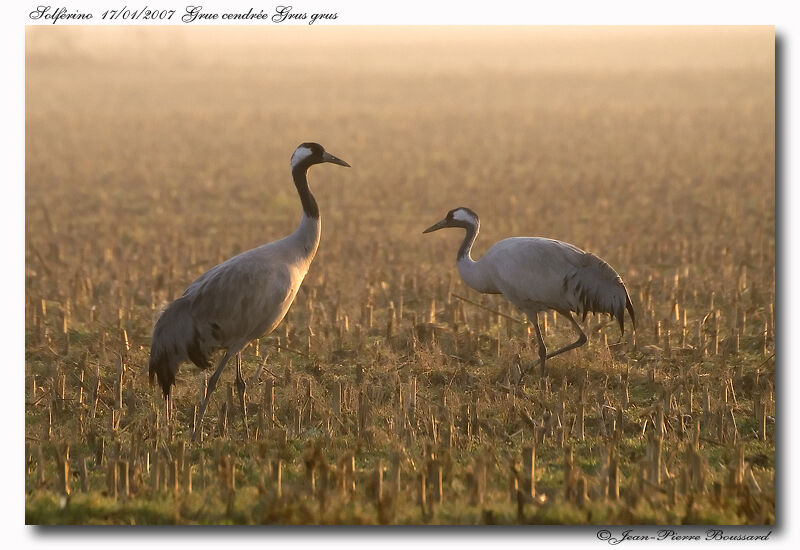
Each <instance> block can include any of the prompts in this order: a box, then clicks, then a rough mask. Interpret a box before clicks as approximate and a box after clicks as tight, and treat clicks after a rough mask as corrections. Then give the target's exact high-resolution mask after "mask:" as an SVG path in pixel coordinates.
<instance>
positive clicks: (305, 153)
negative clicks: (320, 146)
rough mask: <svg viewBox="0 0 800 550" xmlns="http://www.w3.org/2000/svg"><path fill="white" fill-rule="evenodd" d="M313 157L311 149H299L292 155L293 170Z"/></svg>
mask: <svg viewBox="0 0 800 550" xmlns="http://www.w3.org/2000/svg"><path fill="white" fill-rule="evenodd" d="M310 156H311V149H309V148H308V147H298V148H297V149H296V150H295V152H294V154H293V155H292V168H294V167H295V166H297V165H298V164H300V163H301V162H303V161H304V160H305V159H307V158H308V157H310Z"/></svg>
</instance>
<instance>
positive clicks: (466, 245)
mask: <svg viewBox="0 0 800 550" xmlns="http://www.w3.org/2000/svg"><path fill="white" fill-rule="evenodd" d="M462 227H464V229H465V230H466V231H467V234H466V235H464V242H462V243H461V248H459V249H458V257H457V258H456V266H457V267H458V274H459V275H461V278H462V279H463V280H464V282H465V283H467V285H469V286H470V287H471V288H473V289H475V290H477V291H478V292H483V293H487V294H497V293H498V290H497V288H496V286H495V284H494V283H493V282H492V276H491V274H490V273H489V272H487V266H486V265H484V263H483V262H481V261H477V262H476V261H474V260H473V259H472V254H471V252H472V245H473V244H474V243H475V239H476V238H477V237H478V231H479V230H480V225H479V223H475V224H471V223H470V224H465V225H463V226H462ZM489 271H491V270H489Z"/></svg>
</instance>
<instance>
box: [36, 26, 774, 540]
mask: <svg viewBox="0 0 800 550" xmlns="http://www.w3.org/2000/svg"><path fill="white" fill-rule="evenodd" d="M278 30H280V31H285V32H280V33H276V34H277V36H276V35H274V34H269V35H261V34H255V33H253V31H252V29H242V30H240V31H239V32H238V33H236V32H234V31H232V30H226V31H216V32H218V33H220V34H219V35H217V36H215V37H214V40H211V38H212V37H211V35H210V32H211V31H210V30H206V29H192V30H191V31H188V30H181V31H179V30H177V29H170V30H161V29H146V30H145V29H126V30H121V29H115V31H114V35H113V37H109V36H106V35H104V34H102V33H103V32H106V31H107V30H106V29H100V28H98V29H91V30H90V29H88V28H86V29H83V30H79V29H67V28H63V29H50V30H48V31H47V32H44V30H43V29H29V31H28V32H29V34H28V53H27V56H28V57H27V61H28V69H27V77H26V78H27V136H28V137H27V140H28V141H27V155H26V163H27V165H26V168H27V174H26V175H27V181H26V191H27V201H26V310H25V315H26V318H25V331H26V332H25V346H26V384H25V392H26V445H25V453H26V520H27V522H29V523H57V524H58V523H135V524H152V523H190V524H191V523H322V524H327V523H356V524H375V523H377V524H391V523H439V524H483V523H534V524H535V523H564V524H578V523H622V524H630V523H643V522H644V523H666V524H680V523H723V524H762V523H774V517H775V490H774V474H775V471H774V462H775V461H774V444H775V433H774V426H775V378H774V373H775V369H774V365H775V362H774V333H775V319H774V311H775V284H774V279H775V277H774V267H775V255H774V243H775V238H774V237H775V234H774V169H773V161H774V146H773V142H772V135H773V131H774V119H773V115H772V113H773V103H772V91H773V86H774V81H773V79H772V73H771V66H770V64H769V62H771V60H772V59H771V58H770V57H768V56H765V57H764V59H761V58H759V57H753V55H752V54H751V56H750V57H747V56H745V57H744V58H742V55H741V52H739V53H737V54H736V55H737V56H738V57H737V59H738V60H739V61H740V63H739V64H732V63H730V59H728V58H727V57H725V55H724V54H721V53H719V50H714V51H716V52H717V53H716V54H713V55H712V54H708V56H707V58H708V59H707V61H708V63H709V64H711V65H712V66H713V67H715V69H714V70H705V71H700V70H697V67H689V68H685V67H682V66H681V65H680V62H677V61H676V62H675V65H674V66H670V65H669V64H667V66H666V67H662V68H660V69H658V70H651V71H639V72H634V73H633V76H631V75H630V74H629V73H626V72H625V71H622V70H619V68H618V67H616V65H614V64H613V63H612V64H611V65H609V66H608V68H607V70H599V71H592V70H589V69H588V68H587V67H589V66H590V65H592V66H594V65H598V66H599V67H601V68H602V67H603V66H604V65H603V62H604V60H605V61H606V62H609V60H611V59H616V57H614V54H615V52H616V50H615V49H614V48H613V45H612V46H607V47H606V49H603V47H598V48H596V49H599V51H595V52H593V53H586V54H585V55H587V56H591V55H594V56H599V57H598V58H597V59H587V60H585V61H586V66H583V65H581V64H580V63H581V62H580V56H578V59H579V60H578V61H575V60H573V61H565V62H564V63H565V66H563V67H559V68H558V69H552V68H548V66H547V64H546V63H545V61H546V60H547V57H546V54H545V53H541V52H540V50H541V48H539V46H541V45H542V44H544V43H546V42H547V40H553V37H552V36H550V34H548V33H544V37H542V36H540V35H539V34H537V32H535V31H533V30H523V29H516V30H514V29H509V30H508V31H507V32H510V33H512V34H513V35H514V36H513V38H514V39H513V40H509V39H508V38H505V39H502V37H500V35H496V34H493V33H494V32H495V31H491V30H488V29H483V30H480V29H464V30H454V29H451V30H444V29H438V30H432V31H430V32H432V33H434V38H433V39H431V40H429V41H428V42H424V41H423V42H421V43H425V44H426V46H424V47H423V46H420V45H415V44H417V42H418V41H419V39H420V37H419V36H417V35H415V34H414V33H422V32H423V31H420V30H409V31H406V32H407V34H406V35H404V34H403V33H402V32H401V31H400V30H394V29H390V30H387V31H385V32H383V31H382V33H378V34H375V33H373V34H370V32H371V31H369V30H364V32H363V33H362V39H363V40H367V41H371V42H370V44H372V46H371V47H370V48H361V47H359V42H358V41H357V40H356V39H352V38H347V36H346V35H344V34H342V33H339V34H337V32H336V30H335V29H317V30H318V31H319V33H315V34H314V37H312V40H321V41H327V42H325V43H326V44H330V45H331V46H330V47H329V48H328V49H326V50H325V51H326V52H327V53H326V54H325V55H326V56H329V57H330V59H334V58H337V56H354V63H353V64H351V65H348V64H345V65H344V69H342V70H341V71H339V72H337V71H335V70H332V69H331V68H330V65H331V64H328V63H325V59H322V60H318V59H308V57H307V56H306V57H303V56H301V57H298V55H299V53H298V52H297V51H296V49H295V48H296V46H297V44H299V43H302V41H303V40H305V38H304V35H302V34H301V33H300V32H299V30H298V31H294V30H290V29H278ZM436 32H438V33H444V35H446V33H455V34H456V35H457V36H462V34H463V35H464V36H467V37H469V38H470V41H468V42H467V43H468V44H469V46H468V48H473V49H474V51H475V55H474V57H470V56H462V55H461V54H462V53H463V50H462V49H459V48H463V47H464V46H463V44H462V46H456V45H454V44H455V43H457V42H458V41H455V42H454V44H450V42H449V41H448V40H437V39H436V38H435V36H436V35H435V33H436ZM563 32H567V31H563ZM572 32H578V31H572ZM585 32H586V33H588V34H587V36H589V38H586V37H583V38H580V37H578V38H576V40H578V39H587V40H595V41H596V43H595V45H597V44H600V45H601V46H602V44H605V43H604V42H602V40H601V38H597V37H594V38H592V37H593V36H594V35H592V34H591V31H585ZM620 32H622V31H620ZM674 32H678V31H674ZM680 32H686V33H689V34H690V35H691V36H689V37H688V39H687V40H688V41H689V42H691V43H693V44H695V45H696V44H697V43H698V41H699V43H701V44H703V43H705V42H703V40H706V42H707V43H708V44H710V43H711V42H710V41H711V40H712V39H711V38H708V37H706V38H703V35H702V30H697V31H692V32H694V33H695V34H691V32H690V31H687V30H684V31H680ZM730 32H731V33H732V34H730V35H726V34H724V33H722V34H719V33H717V34H716V35H715V37H714V38H713V40H714V41H722V42H723V45H724V44H727V43H726V42H725V40H729V41H730V44H729V45H730V47H731V48H735V47H737V46H735V45H736V44H739V43H740V42H741V41H742V40H745V41H747V40H749V41H750V42H751V43H752V44H751V45H756V46H759V45H761V44H766V46H767V49H769V48H770V47H771V44H772V35H771V34H769V33H767V31H763V30H761V31H758V32H757V31H756V30H749V31H744V30H739V31H736V32H738V33H740V34H739V35H737V34H736V33H734V31H730ZM458 33H462V34H458ZM469 33H473V34H471V35H470V34H469ZM551 33H552V31H551ZM759 33H760V34H759ZM767 35H768V36H767ZM504 36H505V35H504ZM625 36H627V35H625ZM658 36H660V35H658V34H657V33H656V38H654V39H653V40H658V39H659V38H658ZM423 38H424V37H423ZM650 39H652V38H647V37H643V36H640V37H639V38H638V39H637V38H636V36H634V37H633V38H631V37H630V36H629V37H628V38H627V40H641V41H642V43H643V44H646V43H647V40H650ZM102 40H110V42H109V43H107V44H106V46H105V47H104V48H101V49H98V48H94V47H93V46H95V45H97V44H99V43H101V41H102ZM605 40H610V39H609V38H608V37H606V38H605ZM692 41H694V42H692ZM397 44H404V47H403V48H401V49H400V50H402V51H400V50H398V48H397ZM510 44H517V45H518V47H517V48H512V46H511V45H510ZM554 44H555V45H554V46H553V47H555V48H558V47H566V46H565V45H564V43H563V42H558V41H556V42H554ZM559 44H560V45H559ZM670 44H672V46H671V47H674V48H680V47H681V45H675V44H674V43H673V42H670ZM519 45H521V46H519ZM687 47H688V46H687ZM258 48H262V49H263V50H265V51H268V52H269V55H268V56H267V57H268V59H265V58H264V56H260V55H256V53H254V49H255V50H257V49H258ZM520 49H522V50H525V51H527V52H528V53H527V54H526V55H522V53H521V52H520V51H519V50H520ZM621 49H625V50H626V51H627V50H628V49H627V48H621ZM134 50H136V51H137V52H138V53H137V56H136V57H134V56H132V55H131V54H130V52H131V51H134ZM431 50H432V51H433V53H435V54H436V55H429V54H430V53H431ZM748 51H752V48H751V49H750V50H748ZM531 52H532V53H531ZM617 53H619V52H617ZM679 53H680V52H674V55H675V56H676V59H677V58H680V59H684V61H683V62H688V61H685V59H686V58H685V57H683V58H681V57H680V56H679V55H678V54H679ZM489 54H491V55H490V56H489V58H490V59H504V60H505V63H506V64H507V70H499V69H497V68H492V69H486V68H485V67H486V65H482V67H484V68H483V69H482V70H480V71H478V70H473V68H474V65H473V64H475V63H478V64H479V63H480V62H481V59H483V57H481V56H482V55H489ZM620 55H621V54H620ZM626 55H633V56H635V55H637V54H636V53H635V52H634V53H630V52H629V53H628V54H626ZM663 55H665V56H667V58H669V55H670V54H669V53H666V54H663ZM714 55H717V56H721V58H720V59H716V58H714ZM733 55H734V54H733V53H732V54H731V56H733ZM215 56H216V57H215ZM448 56H449V57H448ZM603 56H606V57H603ZM700 57H701V58H702V57H703V56H702V55H701V56H700ZM219 59H236V60H237V62H236V63H233V64H225V63H219V62H218V61H219ZM326 59H327V58H326ZM304 60H305V61H306V63H307V64H304ZM635 62H636V59H632V60H630V64H631V66H635ZM696 62H697V63H701V61H696ZM237 63H238V64H237ZM571 63H572V64H573V65H571ZM609 63H610V62H609ZM120 65H122V66H123V67H124V68H125V70H124V71H120V70H119V67H120ZM382 67H383V69H381V68H382ZM386 67H395V69H396V70H395V71H394V72H393V71H392V70H389V69H386ZM111 75H113V76H114V78H113V79H111ZM201 76H202V78H201ZM322 87H327V89H329V90H330V93H329V94H325V97H322V96H320V95H319V94H318V93H317V91H316V90H317V89H320V88H322ZM522 91H524V92H525V93H521V92H522ZM721 95H722V96H721ZM312 138H313V139H319V140H320V141H322V142H324V143H326V144H328V145H330V146H331V148H333V147H334V145H336V147H335V150H336V151H337V152H340V153H341V154H342V156H343V157H344V158H347V159H348V160H349V161H350V162H351V163H352V165H353V166H354V168H353V171H352V172H350V173H348V174H347V178H345V176H344V175H341V174H339V173H335V172H333V171H331V172H330V173H327V172H326V173H325V174H321V173H320V174H317V175H316V176H314V177H313V180H312V182H311V184H312V187H313V188H314V190H315V193H316V194H317V198H318V201H319V203H320V207H321V210H322V216H323V220H324V221H323V225H324V229H323V237H322V243H321V247H320V251H319V254H318V256H317V258H316V259H315V261H314V263H313V265H312V267H311V271H310V273H309V275H308V277H307V279H306V281H305V283H304V285H303V287H302V288H301V290H300V293H299V294H298V297H297V299H296V301H295V303H294V305H293V307H292V309H291V311H290V312H289V314H288V316H287V317H286V319H285V320H284V321H283V323H282V324H281V325H280V326H279V327H278V329H277V330H276V331H275V332H274V333H272V334H271V335H268V336H266V337H264V338H261V339H260V340H258V341H255V342H253V343H252V344H251V345H250V346H249V347H248V348H246V349H245V351H244V352H243V361H244V370H245V373H246V376H247V377H248V384H247V394H246V396H247V406H246V407H245V409H244V411H243V410H242V407H240V406H239V404H238V399H237V398H235V396H234V389H233V386H232V384H233V378H234V374H235V373H234V369H233V368H232V367H231V368H229V369H228V372H226V373H225V375H224V379H225V380H223V382H225V383H224V384H222V387H223V388H227V390H223V391H220V392H218V394H217V395H215V397H214V398H213V399H212V401H211V404H210V407H209V411H208V414H207V415H206V419H205V421H204V426H203V435H202V438H201V440H200V441H199V442H198V443H196V444H191V443H190V442H189V437H190V435H191V431H192V428H193V423H194V422H195V417H196V414H197V406H198V404H199V403H200V401H201V399H202V398H203V394H204V392H205V388H206V384H207V374H206V373H202V372H199V371H197V370H196V369H194V368H190V367H189V366H184V367H183V369H182V370H181V372H180V373H179V375H178V384H177V386H176V387H175V388H174V398H173V399H172V401H171V407H172V419H171V422H170V423H169V424H167V423H166V416H165V411H164V406H163V400H162V399H161V396H160V391H159V390H158V389H157V388H151V387H149V386H148V384H147V375H146V372H145V369H146V365H147V359H148V350H149V339H150V335H151V330H152V326H153V322H154V320H155V318H156V317H157V315H158V313H159V311H160V309H161V308H162V307H163V305H164V304H165V303H166V302H168V301H169V300H171V299H174V298H175V297H177V296H178V295H179V293H180V292H181V291H182V290H183V289H184V288H185V287H186V285H187V284H188V283H189V282H191V281H192V280H193V279H194V278H195V277H196V276H198V275H199V274H201V273H202V272H203V271H205V270H206V269H208V268H209V267H211V266H212V265H214V264H216V263H217V262H219V261H222V260H224V259H225V258H227V257H229V256H231V255H233V254H235V253H238V252H240V251H242V250H245V249H247V248H251V247H253V246H257V245H258V244H260V243H262V242H266V241H270V240H274V239H275V238H277V237H279V236H282V235H284V234H286V233H288V232H289V231H290V230H291V229H292V228H293V226H294V224H295V223H296V222H297V219H298V216H299V212H300V208H299V205H298V204H297V200H296V198H295V196H294V190H293V189H292V187H291V180H290V177H289V173H288V154H289V153H290V152H291V151H292V149H293V147H294V146H296V145H297V143H300V142H301V141H304V140H308V139H312ZM462 203H464V204H468V205H471V206H473V207H475V208H479V209H480V212H481V215H482V219H484V220H485V228H484V230H483V232H482V233H481V237H480V238H479V240H478V243H477V248H478V254H482V252H483V251H484V250H485V247H486V246H487V244H488V243H491V242H494V241H496V240H497V239H499V238H503V237H507V236H511V235H525V234H530V235H532V234H536V235H541V236H549V237H554V238H559V239H562V240H566V241H569V242H573V243H575V244H577V245H579V246H581V247H582V248H585V249H588V250H592V251H595V252H597V253H598V254H600V255H601V256H602V257H604V258H606V259H607V260H608V261H609V262H610V263H611V264H612V265H614V266H616V267H618V269H619V270H620V272H621V274H622V276H623V277H624V279H625V281H626V283H627V285H628V288H629V291H630V294H631V297H632V299H633V302H634V305H635V307H636V309H637V316H638V318H639V330H638V333H637V334H636V339H635V342H634V340H633V335H632V333H629V332H626V334H625V336H624V338H623V340H622V342H621V343H616V341H617V338H618V333H617V329H616V328H615V327H614V326H613V324H612V323H610V322H609V320H608V319H606V318H599V317H598V318H595V317H592V316H590V317H589V318H587V320H586V321H585V323H584V327H585V329H586V332H587V335H589V343H588V345H587V346H585V347H583V348H581V349H579V350H577V351H574V352H570V353H569V354H565V355H564V356H562V357H559V358H557V359H554V360H552V361H550V362H548V372H547V376H546V377H544V378H542V377H541V376H540V375H539V373H538V369H535V370H534V372H529V371H528V365H529V364H530V363H531V362H532V361H533V359H534V357H535V356H536V353H535V343H534V342H533V341H532V340H531V337H530V330H529V326H528V325H526V324H525V323H524V322H520V321H524V319H523V317H522V315H521V314H520V313H519V312H517V311H516V310H514V309H513V308H512V307H511V306H510V305H509V304H508V303H507V302H506V301H504V300H503V299H502V298H501V297H496V296H484V295H479V294H477V293H475V292H473V291H472V290H470V289H468V288H467V287H466V286H465V285H464V284H463V283H462V282H461V280H460V279H459V278H458V276H457V273H456V270H455V261H454V260H455V251H456V242H455V241H456V237H455V236H453V237H452V238H450V239H448V238H442V239H426V238H425V237H423V236H422V235H421V231H422V229H423V228H424V227H426V226H427V225H429V224H430V222H431V220H435V219H436V217H437V215H439V214H440V213H441V211H444V210H447V209H449V208H452V207H454V206H457V205H459V204H462ZM540 326H541V327H542V329H543V332H544V334H545V338H546V339H547V341H548V343H549V344H550V345H559V344H561V343H567V342H568V341H570V338H571V337H572V335H571V333H570V332H569V326H568V323H566V322H564V320H563V319H559V318H558V316H557V315H556V314H554V313H548V314H546V315H543V316H542V317H540ZM245 411H246V412H245ZM243 413H245V414H246V415H247V417H246V418H243ZM248 436H249V437H248Z"/></svg>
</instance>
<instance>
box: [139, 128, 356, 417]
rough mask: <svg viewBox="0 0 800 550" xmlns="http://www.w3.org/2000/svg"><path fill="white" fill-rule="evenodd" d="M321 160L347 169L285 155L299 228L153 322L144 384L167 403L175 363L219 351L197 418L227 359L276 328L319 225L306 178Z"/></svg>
mask: <svg viewBox="0 0 800 550" xmlns="http://www.w3.org/2000/svg"><path fill="white" fill-rule="evenodd" d="M323 162H330V163H333V164H339V165H341V166H349V164H347V163H346V162H344V161H342V160H340V159H338V158H336V157H334V156H333V155H331V154H330V153H327V152H326V151H325V150H324V149H323V148H322V146H321V145H319V144H316V143H303V144H301V145H300V146H299V147H298V148H297V150H296V151H295V153H294V155H293V156H292V176H293V179H294V183H295V186H296V188H297V191H298V195H299V196H300V200H301V203H302V205H303V215H302V218H301V221H300V225H299V226H298V228H297V230H296V231H295V232H294V233H292V234H291V235H289V236H288V237H285V238H283V239H280V240H278V241H275V242H272V243H269V244H265V245H262V246H259V247H258V248H254V249H252V250H248V251H246V252H242V253H241V254H239V255H237V256H234V257H233V258H230V259H229V260H226V261H225V262H223V263H221V264H219V265H217V266H215V267H213V268H211V269H210V270H208V271H207V272H206V273H204V274H203V275H201V276H200V277H198V278H197V279H196V280H195V281H194V282H193V283H192V284H190V285H189V287H188V288H187V289H186V291H185V292H184V293H183V295H182V296H181V297H180V298H178V299H177V300H175V301H174V302H172V303H170V304H169V305H168V306H167V307H166V308H165V309H164V311H163V313H162V314H161V316H160V317H159V318H158V320H157V321H156V324H155V328H154V329H153V339H152V343H151V347H150V368H149V372H150V379H151V380H153V378H154V377H157V378H158V382H159V383H160V385H161V388H162V391H163V393H164V397H165V398H166V399H169V394H170V389H171V387H172V385H173V384H174V383H175V375H176V374H177V372H178V368H179V366H180V365H181V363H183V362H185V361H187V360H188V361H191V362H192V363H194V364H195V365H197V366H198V367H200V368H201V369H207V368H210V367H211V355H212V354H213V353H214V352H215V351H217V350H225V355H224V356H223V358H222V360H221V361H220V363H219V365H218V366H217V370H216V371H215V373H214V375H213V376H212V378H211V379H210V380H209V386H208V392H207V394H206V399H205V400H204V403H203V405H202V408H201V412H200V418H201V419H202V415H203V412H204V411H205V407H206V406H207V400H208V396H210V395H211V392H212V391H213V389H214V386H215V385H216V382H217V379H218V378H219V375H220V374H221V373H222V370H223V369H224V367H225V364H226V363H227V361H228V360H229V359H230V358H231V357H232V356H233V355H236V354H238V353H239V352H240V351H241V350H242V348H244V347H245V346H246V345H247V343H248V342H250V341H251V340H253V339H254V338H258V337H260V336H262V335H263V334H265V333H269V332H271V331H272V330H274V329H275V327H276V326H278V324H279V323H280V322H281V320H282V319H283V317H284V316H285V315H286V312H287V311H288V310H289V307H290V306H291V304H292V301H293V300H294V298H295V296H296V295H297V291H298V290H299V288H300V284H301V283H302V282H303V279H304V277H305V275H306V273H307V272H308V268H309V266H310V265H311V261H312V260H313V259H314V255H315V253H316V251H317V247H318V245H319V239H320V229H321V227H320V218H319V209H318V207H317V203H316V201H315V199H314V196H313V195H312V194H311V191H310V190H309V188H308V181H307V179H306V173H307V171H308V169H309V168H310V167H311V166H312V165H314V164H319V163H323ZM239 378H241V368H240V367H239V368H238V369H237V382H239V383H241V384H243V383H244V381H243V380H241V381H240V380H238V379H239ZM241 391H242V392H243V390H241ZM242 406H243V407H244V403H243V404H242ZM198 424H199V421H198Z"/></svg>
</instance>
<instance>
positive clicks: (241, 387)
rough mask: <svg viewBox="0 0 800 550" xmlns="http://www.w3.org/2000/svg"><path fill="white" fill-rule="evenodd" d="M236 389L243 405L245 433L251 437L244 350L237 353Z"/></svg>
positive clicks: (248, 437) (247, 436)
mask: <svg viewBox="0 0 800 550" xmlns="http://www.w3.org/2000/svg"><path fill="white" fill-rule="evenodd" d="M236 391H237V393H238V394H239V403H240V404H241V406H242V422H243V423H244V435H245V437H246V438H247V439H250V430H249V429H248V428H247V401H246V399H247V383H246V382H245V381H244V376H242V352H241V351H240V352H239V353H237V354H236Z"/></svg>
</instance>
